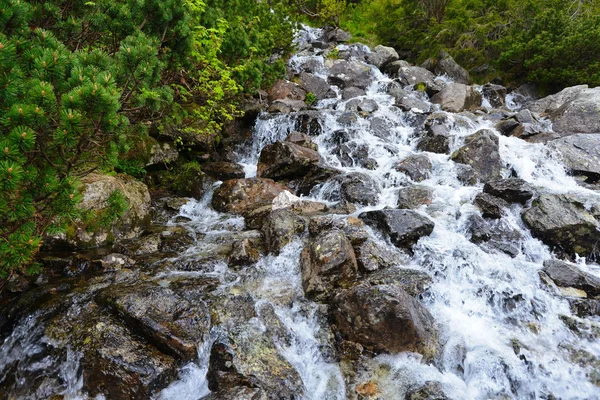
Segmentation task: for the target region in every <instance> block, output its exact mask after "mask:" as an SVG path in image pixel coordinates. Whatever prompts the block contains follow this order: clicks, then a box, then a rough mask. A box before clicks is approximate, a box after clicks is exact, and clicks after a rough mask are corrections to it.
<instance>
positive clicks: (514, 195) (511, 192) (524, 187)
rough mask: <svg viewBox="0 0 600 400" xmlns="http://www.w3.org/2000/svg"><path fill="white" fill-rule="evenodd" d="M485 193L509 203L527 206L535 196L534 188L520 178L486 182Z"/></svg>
mask: <svg viewBox="0 0 600 400" xmlns="http://www.w3.org/2000/svg"><path fill="white" fill-rule="evenodd" d="M483 192H484V193H489V194H491V195H492V196H496V197H499V198H501V199H503V200H506V201H507V202H509V203H522V204H525V203H526V202H527V200H529V199H531V198H532V197H533V196H534V195H535V190H534V189H533V187H532V186H531V185H530V184H529V183H527V181H525V180H523V179H519V178H508V179H498V180H493V181H489V182H486V184H485V185H484V186H483Z"/></svg>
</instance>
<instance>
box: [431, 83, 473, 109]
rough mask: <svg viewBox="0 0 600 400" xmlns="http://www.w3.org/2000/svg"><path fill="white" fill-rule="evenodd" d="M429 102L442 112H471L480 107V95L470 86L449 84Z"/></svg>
mask: <svg viewBox="0 0 600 400" xmlns="http://www.w3.org/2000/svg"><path fill="white" fill-rule="evenodd" d="M431 102H432V103H436V104H439V105H440V106H441V107H442V109H443V110H444V111H449V112H453V113H459V112H461V111H473V110H476V109H478V108H479V107H481V93H479V92H478V91H477V90H475V88H473V87H472V86H467V85H464V84H462V83H451V84H449V85H448V86H446V87H445V88H444V89H442V91H440V92H439V93H437V94H436V95H435V96H433V97H432V98H431Z"/></svg>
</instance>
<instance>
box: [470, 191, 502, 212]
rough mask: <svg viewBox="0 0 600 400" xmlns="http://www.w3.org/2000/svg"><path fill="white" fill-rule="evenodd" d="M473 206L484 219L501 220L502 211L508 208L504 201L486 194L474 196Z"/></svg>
mask: <svg viewBox="0 0 600 400" xmlns="http://www.w3.org/2000/svg"><path fill="white" fill-rule="evenodd" d="M475 205H476V206H477V208H479V209H480V210H481V214H482V215H483V216H484V217H485V218H501V217H502V210H503V209H505V208H506V207H508V203H507V202H506V201H504V200H502V199H500V198H498V197H495V196H492V195H490V194H488V193H479V194H478V195H477V196H475Z"/></svg>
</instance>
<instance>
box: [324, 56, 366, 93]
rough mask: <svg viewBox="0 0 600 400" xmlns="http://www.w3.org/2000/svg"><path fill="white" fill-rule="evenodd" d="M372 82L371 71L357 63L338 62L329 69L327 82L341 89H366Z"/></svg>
mask: <svg viewBox="0 0 600 400" xmlns="http://www.w3.org/2000/svg"><path fill="white" fill-rule="evenodd" d="M372 81H373V76H372V74H371V69H370V68H369V67H367V66H365V65H363V64H361V63H360V62H358V61H346V60H338V61H336V62H335V63H334V64H333V65H332V66H331V68H330V69H329V82H330V83H331V84H333V85H337V86H338V87H340V88H342V89H344V88H347V87H357V88H360V89H366V88H367V87H368V86H369V85H370V84H371V82H372Z"/></svg>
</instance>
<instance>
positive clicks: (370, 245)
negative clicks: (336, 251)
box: [355, 240, 397, 272]
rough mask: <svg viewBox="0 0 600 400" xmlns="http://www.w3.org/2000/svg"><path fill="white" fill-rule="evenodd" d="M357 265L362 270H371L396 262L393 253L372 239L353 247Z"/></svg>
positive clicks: (389, 265)
mask: <svg viewBox="0 0 600 400" xmlns="http://www.w3.org/2000/svg"><path fill="white" fill-rule="evenodd" d="M355 251H356V261H357V263H358V267H359V268H360V270H361V271H363V272H373V271H377V270H379V269H383V268H388V267H391V266H392V265H395V264H397V259H396V257H394V254H392V253H390V252H389V251H388V250H387V249H385V248H384V247H382V246H380V245H378V244H377V243H375V242H374V241H372V240H367V241H366V242H364V243H362V244H360V245H359V246H357V247H356V248H355Z"/></svg>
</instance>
